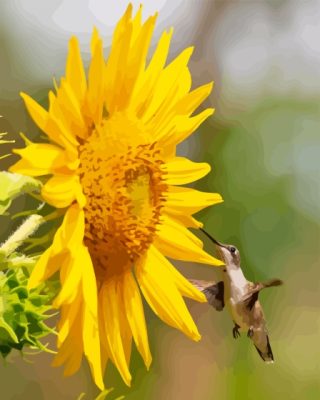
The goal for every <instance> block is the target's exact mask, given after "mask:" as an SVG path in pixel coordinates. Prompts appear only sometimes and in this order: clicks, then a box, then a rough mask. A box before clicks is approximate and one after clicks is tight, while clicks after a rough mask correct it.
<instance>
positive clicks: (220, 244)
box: [200, 228, 226, 248]
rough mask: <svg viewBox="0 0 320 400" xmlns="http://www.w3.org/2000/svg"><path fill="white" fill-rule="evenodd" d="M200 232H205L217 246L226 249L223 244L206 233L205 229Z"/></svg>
mask: <svg viewBox="0 0 320 400" xmlns="http://www.w3.org/2000/svg"><path fill="white" fill-rule="evenodd" d="M200 231H201V232H203V233H204V234H205V235H206V236H207V237H208V238H209V239H210V240H211V241H212V242H213V243H215V244H217V245H218V246H220V247H225V248H226V246H224V245H223V244H222V243H220V242H218V241H217V240H216V239H215V238H213V237H212V236H211V235H210V234H209V233H208V232H206V231H205V230H204V229H202V228H200Z"/></svg>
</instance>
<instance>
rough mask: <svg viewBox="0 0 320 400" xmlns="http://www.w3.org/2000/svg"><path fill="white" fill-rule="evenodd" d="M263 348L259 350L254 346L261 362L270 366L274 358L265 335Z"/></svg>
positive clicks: (267, 337)
mask: <svg viewBox="0 0 320 400" xmlns="http://www.w3.org/2000/svg"><path fill="white" fill-rule="evenodd" d="M263 347H264V348H263V349H262V348H261V347H260V349H259V347H258V346H257V345H256V344H255V348H256V349H257V352H258V353H259V356H260V357H261V358H262V360H263V361H265V362H266V363H268V364H272V363H273V362H274V358H273V354H272V349H271V346H270V341H269V336H268V335H266V346H263Z"/></svg>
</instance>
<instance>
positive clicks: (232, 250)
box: [230, 246, 237, 254]
mask: <svg viewBox="0 0 320 400" xmlns="http://www.w3.org/2000/svg"><path fill="white" fill-rule="evenodd" d="M236 251H237V249H236V248H235V247H233V246H231V247H230V253H232V254H234V253H235V252H236Z"/></svg>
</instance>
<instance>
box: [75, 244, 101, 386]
mask: <svg viewBox="0 0 320 400" xmlns="http://www.w3.org/2000/svg"><path fill="white" fill-rule="evenodd" d="M78 253H79V259H81V261H82V269H83V280H82V285H83V298H84V302H83V313H84V315H83V332H82V335H83V350H84V354H85V356H86V357H87V360H88V363H89V366H90V369H91V372H92V375H93V377H94V381H95V383H96V385H97V386H98V387H99V388H100V389H101V390H103V389H104V384H103V378H102V369H101V358H100V337H99V327H98V305H97V298H98V293H97V284H96V278H95V274H94V269H93V265H92V261H91V257H90V254H89V251H88V249H87V248H86V247H84V246H81V247H79V250H78Z"/></svg>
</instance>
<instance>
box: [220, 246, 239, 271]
mask: <svg viewBox="0 0 320 400" xmlns="http://www.w3.org/2000/svg"><path fill="white" fill-rule="evenodd" d="M216 247H217V251H218V254H219V257H220V258H221V259H222V261H223V262H224V263H225V264H226V269H227V270H228V269H238V268H240V252H239V250H238V249H237V248H236V247H235V246H233V245H232V244H223V243H219V244H217V246H216Z"/></svg>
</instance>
